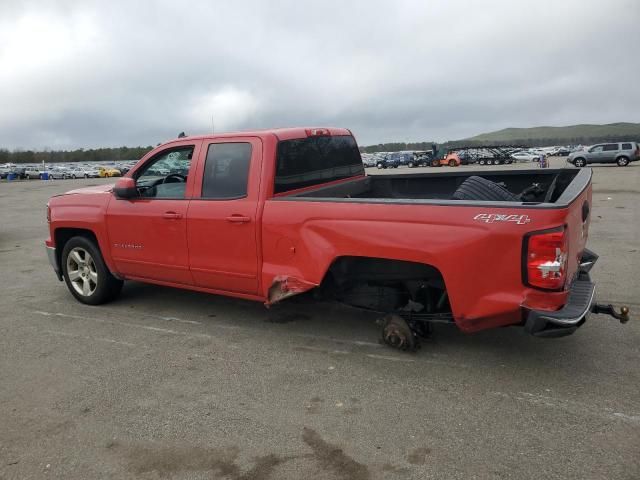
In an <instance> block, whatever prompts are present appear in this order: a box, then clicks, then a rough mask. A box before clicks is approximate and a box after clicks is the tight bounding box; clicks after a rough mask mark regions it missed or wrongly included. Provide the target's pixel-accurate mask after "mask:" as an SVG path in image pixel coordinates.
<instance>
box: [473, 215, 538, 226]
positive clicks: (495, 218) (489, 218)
mask: <svg viewBox="0 0 640 480" xmlns="http://www.w3.org/2000/svg"><path fill="white" fill-rule="evenodd" d="M473 219H474V220H478V221H480V222H484V223H493V222H514V223H517V224H518V225H526V224H527V223H529V222H531V219H530V218H529V215H504V214H501V213H479V214H478V215H476V216H475V217H473Z"/></svg>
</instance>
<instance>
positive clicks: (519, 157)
mask: <svg viewBox="0 0 640 480" xmlns="http://www.w3.org/2000/svg"><path fill="white" fill-rule="evenodd" d="M511 158H513V159H514V160H515V161H516V162H536V161H537V160H538V159H539V158H540V155H538V154H536V153H530V152H516V153H512V154H511Z"/></svg>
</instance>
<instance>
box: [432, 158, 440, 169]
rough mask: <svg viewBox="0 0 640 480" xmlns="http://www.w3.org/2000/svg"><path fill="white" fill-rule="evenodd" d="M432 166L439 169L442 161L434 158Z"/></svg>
mask: <svg viewBox="0 0 640 480" xmlns="http://www.w3.org/2000/svg"><path fill="white" fill-rule="evenodd" d="M431 166H432V167H439V166H440V160H438V159H435V158H434V159H433V160H431Z"/></svg>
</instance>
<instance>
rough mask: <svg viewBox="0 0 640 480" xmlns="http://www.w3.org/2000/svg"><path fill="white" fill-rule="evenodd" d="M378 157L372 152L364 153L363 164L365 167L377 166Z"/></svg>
mask: <svg viewBox="0 0 640 480" xmlns="http://www.w3.org/2000/svg"><path fill="white" fill-rule="evenodd" d="M376 161H377V158H376V157H374V156H373V155H371V154H367V153H363V154H362V164H363V165H364V166H365V168H371V167H375V166H376Z"/></svg>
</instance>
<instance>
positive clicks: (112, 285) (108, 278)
mask: <svg viewBox="0 0 640 480" xmlns="http://www.w3.org/2000/svg"><path fill="white" fill-rule="evenodd" d="M78 248H79V249H83V250H85V251H86V252H88V253H89V254H90V255H91V258H92V260H93V265H94V266H95V271H96V273H97V281H96V284H95V289H94V291H93V292H91V293H90V294H89V295H82V294H81V293H79V292H77V291H76V289H75V287H74V286H73V285H72V283H71V279H70V278H69V272H68V263H69V262H68V261H67V259H68V257H69V254H70V253H71V252H72V251H73V250H74V249H78ZM60 263H61V266H62V275H63V276H64V281H65V283H66V284H67V288H68V289H69V291H70V292H71V294H72V295H73V296H74V297H75V298H76V300H78V301H79V302H81V303H85V304H87V305H100V304H102V303H107V302H110V301H111V300H113V299H114V298H116V297H117V296H118V294H119V293H120V290H122V285H123V283H124V282H123V281H122V280H118V279H117V278H115V277H114V276H113V275H112V274H111V272H110V271H109V269H108V268H107V266H106V264H105V263H104V260H103V258H102V254H101V253H100V249H99V248H98V247H97V245H96V244H95V243H94V242H93V241H92V240H90V239H88V238H86V237H73V238H71V239H70V240H69V241H68V242H67V243H66V244H65V245H64V248H63V249H62V256H61V262H60Z"/></svg>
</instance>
